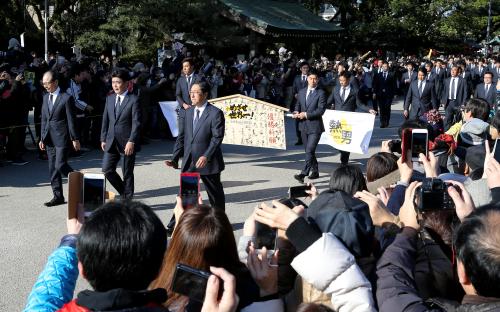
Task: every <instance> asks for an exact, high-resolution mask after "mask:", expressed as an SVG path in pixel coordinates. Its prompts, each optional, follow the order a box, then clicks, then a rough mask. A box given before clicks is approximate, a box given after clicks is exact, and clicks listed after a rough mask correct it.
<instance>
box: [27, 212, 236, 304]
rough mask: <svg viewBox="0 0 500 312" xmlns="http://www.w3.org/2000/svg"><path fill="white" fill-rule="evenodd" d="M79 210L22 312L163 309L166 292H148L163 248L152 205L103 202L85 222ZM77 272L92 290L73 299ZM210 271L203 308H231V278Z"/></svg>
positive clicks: (217, 270)
mask: <svg viewBox="0 0 500 312" xmlns="http://www.w3.org/2000/svg"><path fill="white" fill-rule="evenodd" d="M80 208H81V207H80ZM82 210H83V209H79V211H78V213H77V218H74V219H69V220H68V221H67V228H68V235H65V236H64V237H63V238H62V239H61V243H60V245H59V247H58V248H57V249H56V250H55V251H54V252H53V253H52V255H51V256H50V257H49V259H48V261H47V264H46V266H45V268H44V270H43V272H42V273H41V274H40V276H39V277H38V279H37V281H36V282H35V285H34V286H33V289H32V291H31V294H30V295H29V297H28V303H27V305H26V308H25V310H24V311H30V312H31V311H56V310H58V311H96V310H98V311H132V310H133V311H157V312H160V311H168V310H166V309H164V308H163V307H162V306H161V304H162V303H163V302H164V301H165V300H166V299H167V293H166V291H165V290H164V289H161V288H157V289H151V290H148V285H149V284H150V283H151V281H152V280H153V279H154V278H155V277H156V275H157V274H158V272H159V270H160V267H161V264H162V261H163V256H164V253H165V250H166V247H167V235H166V230H165V227H164V226H163V224H162V223H161V221H160V219H159V218H158V217H157V216H156V214H155V213H154V212H153V211H152V210H151V208H149V207H148V206H146V205H144V204H141V203H138V202H117V203H114V202H113V203H108V204H106V205H104V206H103V207H102V208H100V209H98V210H97V211H95V212H94V213H93V214H92V215H91V216H90V217H89V218H88V219H87V220H86V221H85V223H84V224H83V211H82ZM77 246H78V249H77V248H76V247H77ZM79 271H80V273H81V274H82V276H83V277H84V278H85V279H86V280H87V281H88V282H89V283H90V285H91V286H92V288H93V289H94V290H93V291H91V290H85V291H83V292H81V293H79V294H78V296H77V299H75V300H72V298H73V291H74V289H75V285H76V280H77V278H78V273H79ZM210 271H211V272H212V274H213V275H212V276H210V278H209V279H208V283H207V289H206V294H205V301H204V303H203V308H202V311H203V312H217V311H218V312H234V311H235V310H236V306H237V304H238V301H239V299H238V296H237V295H236V293H235V279H234V276H232V275H231V274H230V273H229V272H227V271H226V270H224V269H222V268H215V267H210ZM216 277H219V278H220V279H222V281H220V280H219V278H216ZM221 282H223V283H224V287H223V289H224V291H223V293H222V294H220V293H219V289H221V287H220V286H221V285H220V283H221ZM71 300H72V301H71Z"/></svg>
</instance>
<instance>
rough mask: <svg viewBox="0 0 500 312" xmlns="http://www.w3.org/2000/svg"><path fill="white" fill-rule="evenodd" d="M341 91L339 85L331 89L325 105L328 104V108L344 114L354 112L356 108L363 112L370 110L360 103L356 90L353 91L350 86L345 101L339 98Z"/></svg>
mask: <svg viewBox="0 0 500 312" xmlns="http://www.w3.org/2000/svg"><path fill="white" fill-rule="evenodd" d="M341 90H342V87H341V86H340V85H339V86H336V87H335V88H334V89H333V91H332V94H331V95H330V97H329V98H328V101H327V103H328V104H329V105H328V108H331V109H335V110H339V111H346V112H355V111H356V109H357V108H359V109H361V110H363V111H365V112H368V111H369V110H370V108H369V107H368V106H367V105H365V104H363V102H361V99H360V97H359V90H358V89H355V88H354V87H352V86H351V87H350V89H349V94H348V95H347V98H346V99H345V101H344V100H343V99H342V97H341V95H342V94H341V92H342V91H341Z"/></svg>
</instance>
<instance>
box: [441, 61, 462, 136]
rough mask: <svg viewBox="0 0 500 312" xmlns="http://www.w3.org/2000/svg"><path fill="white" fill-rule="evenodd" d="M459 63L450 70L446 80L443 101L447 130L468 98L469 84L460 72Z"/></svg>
mask: <svg viewBox="0 0 500 312" xmlns="http://www.w3.org/2000/svg"><path fill="white" fill-rule="evenodd" d="M458 72H459V69H458V66H457V65H453V66H452V67H451V70H450V77H449V78H446V79H445V81H444V88H443V93H442V94H441V103H442V104H443V105H444V108H445V125H444V129H445V131H447V130H448V129H449V128H450V127H451V126H452V125H453V124H454V123H455V122H456V121H457V119H458V118H459V116H460V106H461V105H462V104H463V103H464V102H465V101H466V100H467V84H466V82H465V81H464V80H463V79H462V77H460V76H459V74H458Z"/></svg>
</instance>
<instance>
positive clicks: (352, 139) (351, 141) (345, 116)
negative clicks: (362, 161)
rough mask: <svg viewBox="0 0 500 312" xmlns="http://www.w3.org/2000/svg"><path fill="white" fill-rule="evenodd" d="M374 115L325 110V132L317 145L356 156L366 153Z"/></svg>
mask: <svg viewBox="0 0 500 312" xmlns="http://www.w3.org/2000/svg"><path fill="white" fill-rule="evenodd" d="M374 123H375V115H372V114H368V113H355V112H343V111H337V110H330V109H327V110H326V112H325V113H324V114H323V125H324V126H325V132H324V133H323V134H322V135H321V139H320V140H319V144H327V145H330V146H333V147H334V148H336V149H338V150H341V151H346V152H351V153H357V154H366V153H368V147H369V146H370V140H371V138H372V133H373V125H374Z"/></svg>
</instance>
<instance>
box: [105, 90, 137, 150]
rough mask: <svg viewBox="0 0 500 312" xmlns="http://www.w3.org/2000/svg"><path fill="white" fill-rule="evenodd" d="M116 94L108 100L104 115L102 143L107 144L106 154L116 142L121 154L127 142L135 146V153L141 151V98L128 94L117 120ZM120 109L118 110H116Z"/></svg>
mask: <svg viewBox="0 0 500 312" xmlns="http://www.w3.org/2000/svg"><path fill="white" fill-rule="evenodd" d="M115 103H116V94H111V95H109V96H108V97H107V98H106V104H105V108H104V113H103V115H102V128H101V142H106V152H107V151H109V149H110V148H111V146H112V145H113V142H115V141H116V143H117V144H118V148H119V149H120V151H121V152H123V151H124V149H125V145H126V144H127V142H133V143H134V144H135V146H134V151H135V152H138V151H139V150H140V145H139V143H140V142H139V138H140V137H139V135H140V128H141V108H140V105H139V98H138V97H137V96H136V95H134V94H130V93H127V95H126V96H125V98H124V99H123V101H122V103H121V105H120V108H119V112H118V116H117V118H115ZM116 109H118V108H116Z"/></svg>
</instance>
